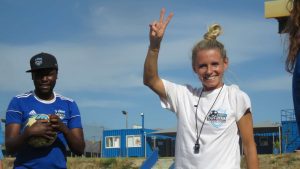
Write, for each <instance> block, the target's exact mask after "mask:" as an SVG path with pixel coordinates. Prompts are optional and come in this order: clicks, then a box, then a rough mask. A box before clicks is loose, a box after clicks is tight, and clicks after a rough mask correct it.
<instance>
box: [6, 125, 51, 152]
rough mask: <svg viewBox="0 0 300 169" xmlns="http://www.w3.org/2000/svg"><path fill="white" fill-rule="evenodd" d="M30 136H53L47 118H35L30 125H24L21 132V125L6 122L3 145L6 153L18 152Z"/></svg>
mask: <svg viewBox="0 0 300 169" xmlns="http://www.w3.org/2000/svg"><path fill="white" fill-rule="evenodd" d="M32 136H41V137H45V138H47V139H53V138H54V132H53V130H52V127H51V126H50V123H48V122H47V120H37V121H36V122H35V123H34V124H33V125H32V126H30V127H26V128H25V130H24V132H23V133H21V125H20V124H17V123H12V124H8V125H7V126H6V127H5V147H6V150H7V152H8V153H12V154H14V153H16V152H18V151H19V150H20V149H21V148H22V146H24V145H25V143H26V142H27V141H28V139H29V138H30V137H32Z"/></svg>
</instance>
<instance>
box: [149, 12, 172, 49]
mask: <svg viewBox="0 0 300 169" xmlns="http://www.w3.org/2000/svg"><path fill="white" fill-rule="evenodd" d="M165 13H166V9H165V8H162V9H161V11H160V17H159V21H156V20H155V21H153V22H152V24H150V25H149V26H150V32H149V39H150V48H151V49H159V47H160V42H161V40H162V38H163V36H164V33H165V30H166V28H167V26H168V24H169V22H170V20H171V19H172V17H173V15H174V14H173V13H172V12H171V13H170V14H169V16H168V17H167V19H165V20H164V17H165Z"/></svg>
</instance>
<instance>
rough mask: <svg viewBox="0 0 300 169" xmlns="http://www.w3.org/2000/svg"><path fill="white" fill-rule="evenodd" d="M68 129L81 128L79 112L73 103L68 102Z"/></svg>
mask: <svg viewBox="0 0 300 169" xmlns="http://www.w3.org/2000/svg"><path fill="white" fill-rule="evenodd" d="M68 127H69V128H70V129H72V128H82V124H81V116H80V112H79V109H78V106H77V104H76V102H75V101H73V102H70V120H69V122H68Z"/></svg>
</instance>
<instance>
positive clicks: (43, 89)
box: [32, 69, 57, 98]
mask: <svg viewBox="0 0 300 169" xmlns="http://www.w3.org/2000/svg"><path fill="white" fill-rule="evenodd" d="M56 79H57V70H56V69H40V70H37V71H33V72H32V80H33V83H34V86H35V94H36V95H37V96H38V97H40V98H50V97H52V96H53V89H54V86H55V84H56Z"/></svg>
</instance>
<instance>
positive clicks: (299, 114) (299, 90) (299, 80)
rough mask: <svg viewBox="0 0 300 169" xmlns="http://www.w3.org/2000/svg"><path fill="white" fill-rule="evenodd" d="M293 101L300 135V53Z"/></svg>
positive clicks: (295, 73)
mask: <svg viewBox="0 0 300 169" xmlns="http://www.w3.org/2000/svg"><path fill="white" fill-rule="evenodd" d="M293 100H294V109H295V116H296V121H297V124H298V132H299V134H300V52H298V55H297V57H296V64H295V68H294V72H293Z"/></svg>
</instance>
